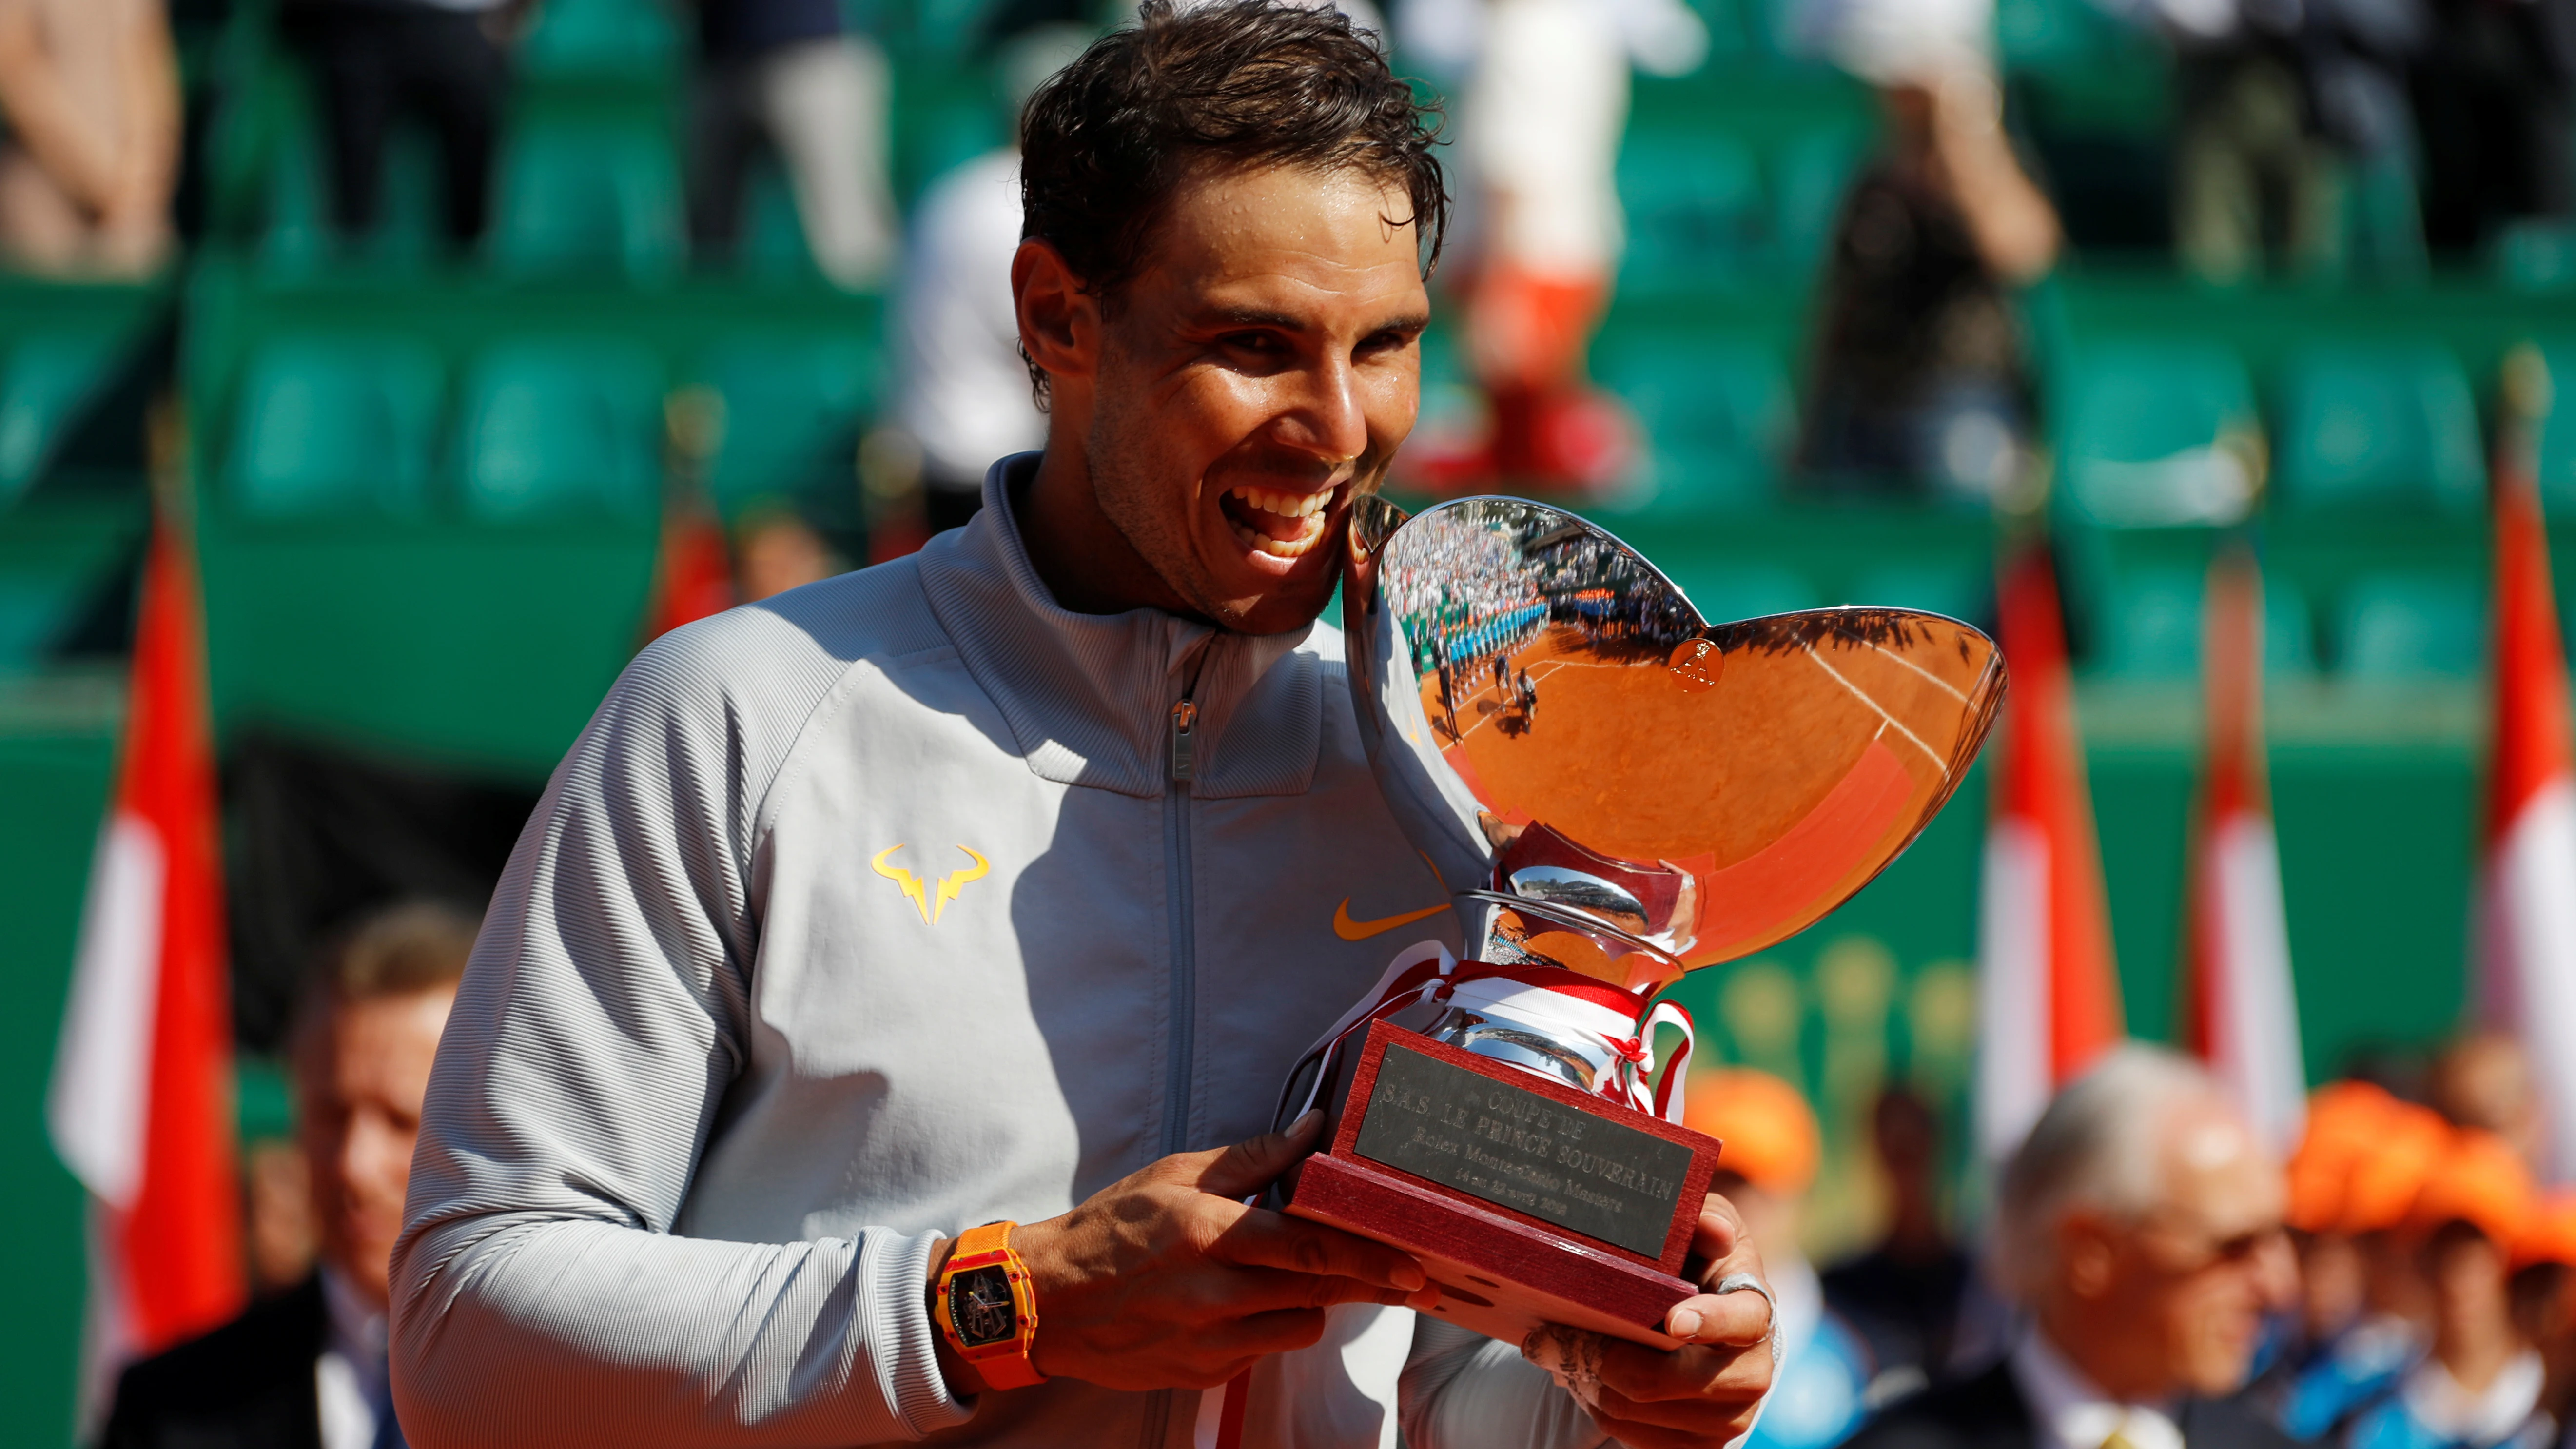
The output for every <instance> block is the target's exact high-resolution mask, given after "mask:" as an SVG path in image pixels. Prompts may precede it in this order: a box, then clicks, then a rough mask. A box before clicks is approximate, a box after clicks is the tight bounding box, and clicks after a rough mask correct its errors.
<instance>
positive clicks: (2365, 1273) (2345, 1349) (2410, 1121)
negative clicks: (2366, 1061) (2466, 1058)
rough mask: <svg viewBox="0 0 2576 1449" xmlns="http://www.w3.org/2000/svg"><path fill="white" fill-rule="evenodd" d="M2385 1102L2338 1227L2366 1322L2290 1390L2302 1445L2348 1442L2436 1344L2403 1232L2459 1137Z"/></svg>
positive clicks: (2353, 1171)
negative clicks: (2355, 1267)
mask: <svg viewBox="0 0 2576 1449" xmlns="http://www.w3.org/2000/svg"><path fill="white" fill-rule="evenodd" d="M2358 1100H2360V1101H2362V1102H2364V1103H2367V1102H2368V1101H2369V1098H2368V1097H2366V1096H2362V1097H2359V1098H2358ZM2379 1100H2380V1106H2379V1109H2378V1111H2377V1112H2376V1113H2375V1115H2374V1116H2373V1117H2372V1119H2371V1120H2370V1121H2369V1122H2368V1132H2369V1146H2368V1148H2367V1149H2366V1150H2365V1151H2363V1152H2362V1153H2361V1154H2360V1155H2359V1156H2358V1157H2357V1158H2355V1160H2354V1161H2353V1163H2352V1165H2351V1167H2350V1169H2349V1171H2348V1173H2347V1175H2346V1177H2345V1180H2344V1183H2343V1189H2342V1211H2341V1215H2340V1218H2339V1220H2338V1222H2337V1224H2336V1229H2337V1233H2338V1235H2339V1236H2341V1237H2343V1238H2346V1239H2348V1240H2349V1241H2350V1242H2351V1243H2352V1245H2353V1252H2354V1255H2355V1256H2356V1257H2357V1258H2358V1259H2359V1260H2360V1268H2361V1289H2362V1310H2363V1311H2362V1316H2361V1318H2360V1321H2359V1322H2357V1323H2354V1324H2353V1325H2352V1326H2351V1327H2350V1328H2348V1329H2347V1330H2345V1331H2344V1332H2343V1333H2342V1334H2341V1335H2340V1336H2338V1337H2337V1338H2336V1340H2335V1342H2334V1346H2333V1348H2332V1349H2331V1350H2329V1351H2327V1352H2325V1353H2321V1354H2319V1355H2317V1356H2316V1357H2314V1358H2313V1359H2311V1360H2310V1362H2309V1363H2308V1364H2307V1366H2306V1367H2305V1368H2303V1369H2301V1370H2300V1371H2299V1373H2298V1376H2297V1377H2296V1378H2295V1379H2293V1380H2292V1381H2291V1384H2290V1389H2289V1393H2288V1396H2287V1397H2286V1398H2285V1399H2283V1401H2282V1403H2281V1407H2280V1411H2279V1419H2280V1424H2281V1427H2282V1428H2283V1429H2285V1430H2287V1431H2288V1432H2289V1434H2290V1435H2291V1436H2292V1437H2293V1438H2297V1439H2305V1440H2313V1441H2319V1442H2322V1441H2324V1440H2327V1439H2330V1438H2340V1437H2341V1436H2342V1434H2343V1432H2344V1430H2345V1429H2346V1428H2347V1427H2348V1426H2349V1425H2350V1423H2351V1422H2352V1420H2353V1419H2354V1418H2355V1417H2356V1416H2357V1415H2358V1414H2359V1413H2360V1412H2361V1411H2362V1410H2363V1409H2364V1408H2366V1407H2368V1406H2369V1405H2370V1404H2372V1403H2375V1402H2377V1401H2378V1400H2379V1399H2381V1398H2382V1397H2384V1396H2385V1395H2386V1394H2387V1393H2388V1391H2389V1390H2390V1389H2391V1388H2393V1387H2394V1386H2395V1385H2396V1384H2397V1382H2398V1381H2399V1379H2400V1378H2401V1376H2403V1375H2404V1374H2405V1373H2406V1371H2407V1370H2408V1369H2409V1368H2411V1367H2413V1366H2414V1364H2415V1362H2416V1361H2417V1360H2418V1359H2420V1358H2422V1357H2423V1355H2424V1348H2425V1344H2426V1343H2427V1342H2428V1341H2429V1339H2430V1337H2431V1323H2432V1316H2433V1308H2432V1299H2431V1294H2430V1291H2429V1288H2428V1286H2427V1285H2426V1283H2425V1281H2424V1275H2423V1271H2422V1268H2421V1266H2420V1265H2419V1263H2418V1262H2417V1260H2416V1254H2415V1244H2414V1242H2413V1241H2412V1239H2410V1238H2409V1237H2408V1235H2407V1234H2406V1232H2405V1231H2404V1228H2405V1223H2406V1218H2407V1215H2408V1213H2410V1212H2411V1211H2413V1209H2414V1205H2415V1201H2416V1199H2417V1197H2418V1196H2419V1195H2420V1194H2421V1193H2422V1192H2423V1189H2424V1185H2425V1184H2426V1183H2427V1182H2429V1181H2430V1180H2431V1178H2432V1174H2433V1171H2434V1168H2435V1167H2436V1166H2437V1165H2438V1164H2439V1162H2440V1160H2441V1157H2442V1154H2443V1152H2444V1151H2445V1150H2446V1149H2447V1148H2448V1147H2449V1145H2450V1141H2451V1129H2450V1128H2449V1127H2448V1126H2446V1125H2444V1123H2443V1121H2442V1118H2441V1114H2440V1113H2437V1112H2435V1111H2433V1110H2432V1109H2430V1108H2427V1107H2419V1106H2416V1105H2415V1104H2413V1103H2411V1102H2401V1101H2399V1100H2397V1099H2396V1098H2395V1097H2390V1096H2385V1095H2383V1096H2382V1097H2381V1098H2380V1099H2379ZM2362 1110H2364V1111H2369V1110H2370V1109H2369V1108H2368V1107H2367V1106H2364V1107H2363V1108H2362Z"/></svg>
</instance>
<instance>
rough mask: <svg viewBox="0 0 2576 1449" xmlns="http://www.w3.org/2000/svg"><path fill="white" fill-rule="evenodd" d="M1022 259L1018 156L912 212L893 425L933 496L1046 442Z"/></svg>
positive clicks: (946, 186)
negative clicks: (1024, 329) (1016, 302)
mask: <svg viewBox="0 0 2576 1449" xmlns="http://www.w3.org/2000/svg"><path fill="white" fill-rule="evenodd" d="M1019 249H1020V153H1019V152H1018V151H1017V150H1016V149H1013V148H1007V147H1006V148H1004V149H1002V150H998V151H991V152H987V153H986V154H984V155H982V156H979V157H977V158H976V159H975V160H972V161H969V162H967V163H966V164H965V165H963V166H960V167H958V168H956V169H955V170H953V171H950V172H949V173H948V174H947V175H945V176H943V177H941V178H940V179H939V180H938V181H936V182H934V183H932V185H931V187H930V190H929V191H928V192H927V193H926V194H925V195H924V196H923V197H922V200H921V206H920V209H919V210H918V211H917V212H915V214H914V218H913V226H912V237H911V241H910V244H909V246H908V247H907V249H906V254H905V257H904V264H903V275H902V277H901V278H900V280H899V281H898V282H897V284H896V287H895V295H894V319H893V322H894V325H893V327H892V328H891V331H892V332H893V334H894V365H895V388H896V392H895V405H894V418H895V423H896V425H897V426H899V427H901V428H902V429H903V430H904V431H905V432H907V433H910V434H911V435H912V436H913V439H914V440H915V441H916V442H918V443H920V445H921V452H922V461H923V464H924V466H925V470H926V472H927V474H928V476H929V480H930V482H931V484H932V485H933V486H934V487H935V486H941V485H946V486H949V487H953V488H964V489H980V488H981V487H982V486H983V479H984V470H985V469H986V468H988V467H990V466H991V465H992V462H993V460H994V459H996V458H999V457H1003V456H1005V455H1007V454H1011V453H1019V452H1026V451H1027V450H1029V449H1031V448H1036V447H1039V446H1041V445H1043V444H1044V443H1045V442H1046V418H1045V415H1044V414H1041V413H1040V412H1039V411H1038V409H1037V403H1036V401H1035V400H1034V399H1033V398H1032V397H1031V396H1030V393H1029V369H1028V365H1027V364H1026V363H1024V362H1022V361H1021V360H1020V350H1019V349H1020V324H1019V317H1018V314H1017V313H1016V312H1015V311H1014V310H1013V307H1012V303H1011V256H1012V254H1013V253H1015V252H1017V251H1018V250H1019Z"/></svg>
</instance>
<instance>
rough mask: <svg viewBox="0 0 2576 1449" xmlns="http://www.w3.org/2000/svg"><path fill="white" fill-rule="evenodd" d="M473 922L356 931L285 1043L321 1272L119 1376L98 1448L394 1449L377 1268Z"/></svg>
mask: <svg viewBox="0 0 2576 1449" xmlns="http://www.w3.org/2000/svg"><path fill="white" fill-rule="evenodd" d="M474 929H475V922H474V921H473V919H472V918H470V917H466V916H462V915H459V914H458V913H456V912H454V911H451V910H448V909H446V908H444V907H439V906H430V905H412V906H402V907H396V908H394V909H392V910H389V911H386V912H384V913H383V914H381V915H378V916H375V917H373V918H372V919H370V920H368V921H367V922H365V923H364V924H362V925H361V926H359V927H358V929H357V930H356V931H354V932H353V933H352V934H351V935H350V937H349V939H348V941H347V943H346V945H344V946H343V947H342V948H341V949H340V950H339V951H338V952H337V953H336V954H335V955H334V957H333V959H332V961H331V965H330V969H329V971H328V972H327V973H326V974H325V975H324V977H323V979H322V980H320V981H319V982H317V983H315V985H314V987H313V989H312V991H311V993H310V994H309V995H308V997H307V998H306V1002H305V1005H304V1008H303V1011H302V1012H301V1014H300V1016H299V1019H298V1021H297V1025H296V1029H295V1033H294V1036H293V1039H292V1040H293V1048H292V1049H293V1054H294V1067H295V1111H296V1136H297V1139H298V1143H299V1145H300V1146H301V1147H302V1148H303V1152H304V1157H305V1163H306V1172H307V1178H308V1181H309V1182H310V1183H311V1192H312V1200H313V1222H314V1225H315V1227H316V1229H317V1230H318V1235H319V1238H320V1246H321V1259H322V1266H321V1269H320V1271H319V1272H317V1273H315V1274H314V1275H313V1276H312V1277H310V1278H307V1279H305V1280H304V1282H303V1283H302V1284H301V1285H299V1286H297V1287H294V1288H291V1289H289V1290H288V1291H286V1292H284V1293H281V1294H279V1295H278V1296H276V1297H274V1298H270V1299H267V1300H265V1301H262V1302H259V1303H256V1304H253V1305H252V1306H251V1308H250V1310H249V1311H248V1312H246V1313H244V1314H243V1315H242V1316H241V1317H239V1318H237V1319H235V1320H233V1321H232V1322H231V1323H228V1324H226V1325H224V1326H223V1327H221V1328H218V1329H216V1330H215V1331H214V1332H212V1333H210V1334H207V1335H206V1336H205V1337H203V1338H200V1339H197V1340H194V1341H193V1342H189V1343H184V1344H181V1345H180V1346H178V1347H177V1348H174V1349H171V1350H170V1351H169V1352H167V1353H164V1354H162V1355H160V1356H159V1357H157V1358H153V1359H148V1360H146V1361H144V1362H143V1363H140V1364H137V1365H135V1366H134V1367H132V1368H130V1369H128V1370H126V1372H125V1377H124V1379H123V1380H122V1381H121V1382H120V1383H119V1384H118V1385H117V1391H116V1407H115V1410H114V1412H113V1413H112V1414H111V1416H110V1417H109V1420H108V1425H107V1432H106V1434H105V1436H104V1437H103V1438H102V1439H101V1441H100V1442H101V1445H102V1449H181V1446H188V1449H303V1446H308V1445H311V1446H318V1449H394V1446H399V1445H401V1444H402V1442H403V1440H402V1434H401V1431H400V1430H399V1429H397V1428H395V1427H393V1424H392V1417H393V1415H392V1405H391V1400H390V1399H389V1397H388V1390H387V1385H386V1374H385V1293H386V1285H385V1273H386V1264H387V1261H388V1260H389V1259H390V1258H391V1257H392V1256H393V1247H394V1238H395V1235H396V1234H397V1233H399V1232H400V1231H401V1230H402V1211H403V1188H404V1185H405V1183H406V1181H407V1180H408V1179H409V1178H410V1176H411V1153H412V1143H413V1139H414V1138H415V1137H416V1136H417V1135H418V1133H419V1130H420V1102H421V1093H422V1091H423V1090H424V1089H425V1088H426V1087H427V1086H428V1084H429V1064H430V1059H431V1057H432V1055H433V1054H434V1053H436V1052H437V1050H438V1034H439V1030H440V1028H442V1027H443V1026H444V1025H445V1024H446V1022H447V1012H448V1007H449V1005H450V1004H451V1003H452V1002H454V1000H455V999H456V982H457V979H458V978H459V977H461V976H462V975H464V972H465V959H466V956H467V954H468V953H469V952H471V951H472V950H473V948H474Z"/></svg>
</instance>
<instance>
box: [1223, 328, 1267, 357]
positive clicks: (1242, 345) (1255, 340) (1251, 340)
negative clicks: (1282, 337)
mask: <svg viewBox="0 0 2576 1449" xmlns="http://www.w3.org/2000/svg"><path fill="white" fill-rule="evenodd" d="M1224 341H1225V345H1226V346H1228V347H1231V348H1233V349H1234V350H1235V351H1237V352H1258V353H1262V354H1264V355H1267V354H1270V353H1274V352H1277V351H1278V350H1279V339H1278V338H1276V337H1273V336H1271V335H1270V334H1269V333H1267V332H1235V333H1230V334H1228V335H1227V336H1226V337H1225V339H1224Z"/></svg>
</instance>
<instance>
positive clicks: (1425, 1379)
mask: <svg viewBox="0 0 2576 1449" xmlns="http://www.w3.org/2000/svg"><path fill="white" fill-rule="evenodd" d="M1396 1405H1397V1408H1396V1417H1397V1419H1398V1420H1399V1421H1400V1422H1401V1423H1402V1424H1403V1426H1404V1442H1405V1443H1406V1444H1407V1445H1409V1446H1411V1449H1602V1446H1604V1445H1608V1444H1610V1442H1611V1440H1610V1436H1609V1435H1607V1434H1605V1433H1603V1432H1601V1429H1600V1426H1598V1425H1596V1424H1594V1423H1593V1422H1592V1416H1591V1415H1590V1414H1587V1413H1585V1412H1584V1411H1583V1407H1582V1406H1581V1405H1580V1404H1577V1403H1575V1402H1574V1396H1573V1395H1571V1394H1569V1393H1567V1392H1566V1391H1565V1390H1563V1389H1561V1388H1558V1387H1557V1386H1556V1380H1555V1379H1553V1378H1550V1377H1549V1376H1548V1372H1547V1370H1545V1369H1543V1368H1540V1367H1539V1366H1538V1365H1536V1364H1534V1363H1531V1362H1530V1361H1529V1360H1528V1359H1525V1358H1523V1357H1521V1352H1520V1350H1519V1349H1517V1348H1514V1347H1513V1346H1512V1345H1510V1344H1508V1343H1502V1342H1498V1341H1496V1340H1494V1339H1490V1338H1487V1337H1485V1336H1484V1335H1483V1334H1480V1333H1477V1332H1474V1331H1473V1330H1471V1329H1465V1328H1460V1327H1458V1326H1457V1325H1456V1324H1454V1323H1443V1322H1441V1321H1440V1320H1439V1319H1436V1318H1433V1317H1432V1316H1431V1315H1429V1314H1427V1313H1426V1314H1423V1315H1421V1316H1420V1317H1419V1319H1417V1320H1416V1326H1415V1328H1414V1330H1413V1356H1412V1357H1411V1358H1410V1359H1408V1360H1406V1362H1405V1365H1404V1376H1403V1378H1402V1379H1401V1380H1399V1381H1398V1384H1397V1389H1396Z"/></svg>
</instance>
